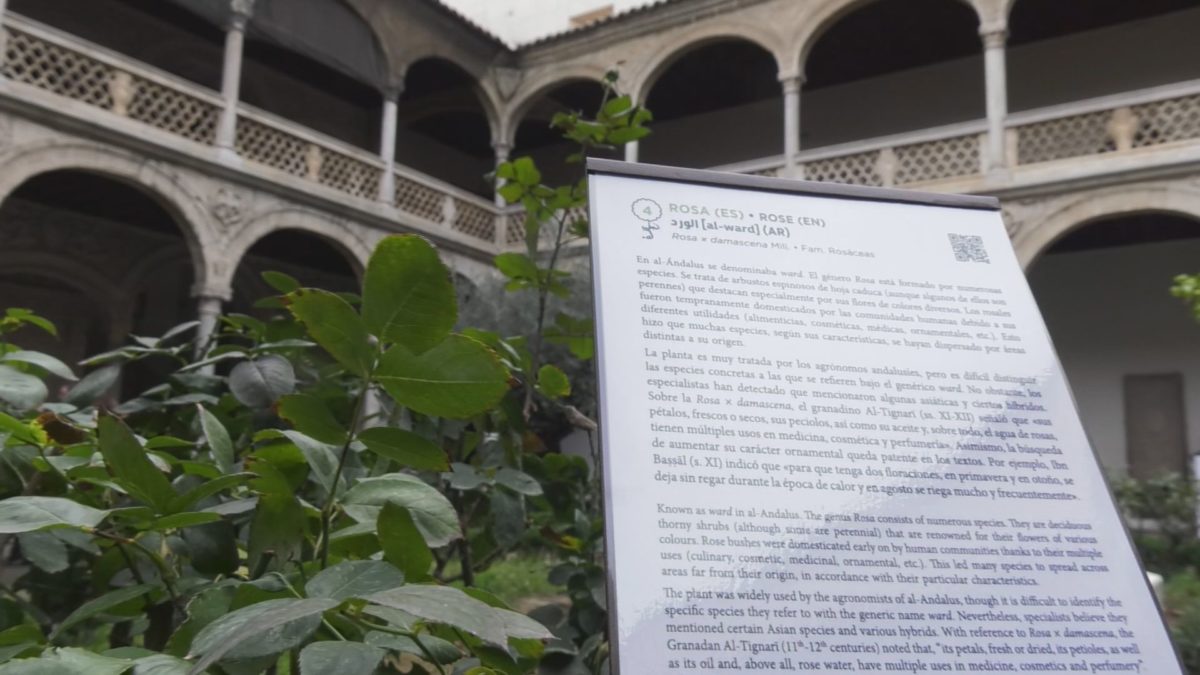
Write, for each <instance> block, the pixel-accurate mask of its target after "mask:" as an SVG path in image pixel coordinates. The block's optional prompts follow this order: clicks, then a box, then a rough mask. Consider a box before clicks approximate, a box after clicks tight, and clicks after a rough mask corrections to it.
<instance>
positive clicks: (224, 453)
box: [196, 404, 234, 474]
mask: <svg viewBox="0 0 1200 675" xmlns="http://www.w3.org/2000/svg"><path fill="white" fill-rule="evenodd" d="M196 410H197V415H198V416H199V418H200V429H201V431H202V432H203V433H204V440H205V442H206V443H208V450H209V452H211V453H212V458H213V463H214V464H216V465H217V468H218V469H219V470H220V471H221V473H223V474H232V473H233V472H234V450H233V441H232V440H230V438H229V432H228V431H226V430H225V425H224V424H221V420H219V419H217V416H216V415H214V414H212V413H210V412H209V411H208V410H207V409H206V408H205V407H204V406H202V405H199V404H197V405H196Z"/></svg>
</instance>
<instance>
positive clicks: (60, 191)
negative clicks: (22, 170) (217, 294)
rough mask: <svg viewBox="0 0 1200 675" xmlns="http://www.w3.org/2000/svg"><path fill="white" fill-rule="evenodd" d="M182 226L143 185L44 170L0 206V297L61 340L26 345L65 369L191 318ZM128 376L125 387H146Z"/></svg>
mask: <svg viewBox="0 0 1200 675" xmlns="http://www.w3.org/2000/svg"><path fill="white" fill-rule="evenodd" d="M183 226H184V225H183V224H182V223H180V222H179V220H178V219H177V218H176V217H175V216H174V215H173V214H172V213H171V211H170V210H168V209H167V208H165V207H164V205H163V204H162V203H161V202H160V201H159V200H158V199H156V198H155V197H154V196H152V195H150V194H147V193H146V192H145V191H143V190H142V189H140V188H138V187H136V186H133V185H131V184H129V183H126V182H124V181H121V180H116V179H113V178H110V177H108V176H104V175H100V174H96V173H91V172H87V171H79V170H57V171H50V172H47V173H43V174H39V175H37V176H34V177H33V178H31V179H29V180H28V181H26V182H25V183H23V184H22V185H21V186H19V187H18V188H17V189H16V190H14V191H13V192H12V193H11V194H10V195H9V196H8V198H7V199H5V200H4V203H3V205H2V206H0V255H3V257H4V259H5V260H6V261H7V262H6V264H4V265H0V298H3V299H4V302H3V304H4V306H11V307H27V308H29V309H32V310H34V311H35V312H37V313H38V314H41V315H43V316H45V317H47V318H49V319H50V320H51V321H53V322H54V323H55V324H56V325H57V327H58V330H59V338H58V339H55V338H53V337H50V336H44V335H40V334H37V333H36V332H32V331H31V332H28V333H27V334H23V335H21V336H18V338H17V340H18V344H21V346H23V347H26V348H29V349H36V350H40V351H45V352H47V353H50V354H53V355H55V356H58V357H59V358H61V359H63V360H64V361H66V362H68V363H74V362H78V361H79V360H81V359H83V358H85V357H87V356H89V355H92V354H96V353H99V352H102V351H105V350H108V349H111V348H114V347H116V346H118V345H121V344H124V343H125V341H126V340H127V339H128V335H129V334H130V333H133V334H138V335H147V336H154V335H161V334H162V333H163V332H165V331H166V330H167V329H169V328H171V327H172V326H175V325H177V324H180V323H183V322H185V321H189V320H191V319H193V318H194V316H195V311H194V303H193V301H192V299H191V296H190V291H191V287H192V282H193V271H192V270H193V267H192V263H191V259H192V256H191V252H190V251H189V248H188V238H186V237H184V236H183V233H182V231H181V227H183ZM143 371H145V369H144V368H140V367H138V368H133V369H132V371H131V372H127V373H126V376H125V378H124V381H125V384H126V386H127V387H128V388H129V391H134V390H135V389H136V387H137V386H138V385H139V384H144V383H145V382H146V381H149V380H150V378H149V377H148V376H146V377H141V376H139V373H141V375H145V374H146V373H145V372H143Z"/></svg>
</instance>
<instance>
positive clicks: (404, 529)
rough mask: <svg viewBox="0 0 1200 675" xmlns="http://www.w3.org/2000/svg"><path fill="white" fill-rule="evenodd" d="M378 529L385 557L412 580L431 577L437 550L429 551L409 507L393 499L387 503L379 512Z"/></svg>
mask: <svg viewBox="0 0 1200 675" xmlns="http://www.w3.org/2000/svg"><path fill="white" fill-rule="evenodd" d="M377 531H378V535H379V543H380V544H381V545H382V546H383V557H384V558H385V559H386V560H387V561H388V562H390V563H392V564H393V565H395V566H396V567H398V568H400V570H401V571H403V572H404V576H405V577H407V578H408V579H409V580H411V581H424V580H426V579H428V578H429V568H430V567H431V566H432V565H433V552H432V551H430V550H429V545H428V544H426V543H425V538H424V537H423V536H422V535H421V531H420V530H419V529H417V526H416V524H415V523H414V522H413V517H412V514H411V513H409V511H408V509H406V508H403V507H400V506H397V505H396V504H394V503H392V502H388V503H386V504H384V505H383V508H382V509H381V510H380V511H379V520H378V524H377ZM381 590H382V589H381Z"/></svg>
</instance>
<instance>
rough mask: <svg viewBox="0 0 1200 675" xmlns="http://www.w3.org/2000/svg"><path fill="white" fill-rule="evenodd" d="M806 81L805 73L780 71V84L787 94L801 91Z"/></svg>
mask: <svg viewBox="0 0 1200 675" xmlns="http://www.w3.org/2000/svg"><path fill="white" fill-rule="evenodd" d="M804 79H805V78H804V73H801V72H800V71H798V70H791V71H782V70H781V71H779V84H781V85H783V92H784V93H785V94H786V93H791V92H796V91H800V87H802V86H804Z"/></svg>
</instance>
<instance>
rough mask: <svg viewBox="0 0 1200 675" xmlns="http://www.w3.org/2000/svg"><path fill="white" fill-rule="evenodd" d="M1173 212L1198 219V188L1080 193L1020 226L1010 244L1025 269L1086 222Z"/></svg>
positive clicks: (1144, 188) (1132, 189) (1199, 195)
mask: <svg viewBox="0 0 1200 675" xmlns="http://www.w3.org/2000/svg"><path fill="white" fill-rule="evenodd" d="M1148 212H1149V213H1153V212H1159V213H1174V214H1178V215H1181V216H1187V217H1189V218H1194V219H1196V220H1197V221H1200V192H1196V191H1193V190H1186V189H1180V188H1171V187H1156V188H1147V187H1141V188H1138V187H1134V188H1128V189H1124V190H1118V191H1114V192H1103V193H1101V194H1095V193H1092V194H1087V195H1084V196H1081V197H1079V198H1077V199H1075V200H1073V201H1071V202H1070V203H1068V204H1066V205H1064V206H1062V207H1061V208H1059V209H1057V210H1055V211H1054V212H1052V213H1050V215H1048V216H1047V217H1046V218H1045V219H1044V220H1042V221H1041V222H1040V223H1037V224H1035V225H1033V226H1032V227H1029V226H1027V227H1025V228H1023V232H1024V233H1023V234H1022V235H1020V236H1018V237H1017V240H1016V241H1015V242H1014V244H1013V247H1014V248H1015V249H1016V252H1017V259H1018V260H1019V261H1020V263H1021V267H1022V268H1023V269H1026V270H1028V269H1029V267H1030V265H1032V264H1033V262H1034V261H1035V260H1036V259H1037V257H1038V256H1039V255H1041V254H1042V253H1043V252H1045V251H1046V250H1048V249H1049V248H1050V247H1051V246H1052V245H1053V244H1054V242H1056V241H1058V240H1059V239H1061V238H1062V237H1064V236H1065V235H1067V234H1069V233H1070V232H1072V231H1074V230H1077V229H1079V228H1080V227H1083V226H1085V225H1087V224H1088V223H1091V222H1094V221H1096V220H1100V219H1102V218H1109V217H1112V216H1120V215H1124V214H1133V213H1148Z"/></svg>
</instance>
